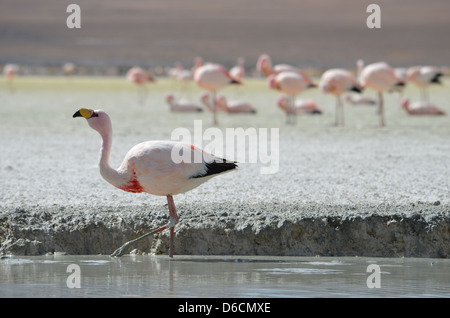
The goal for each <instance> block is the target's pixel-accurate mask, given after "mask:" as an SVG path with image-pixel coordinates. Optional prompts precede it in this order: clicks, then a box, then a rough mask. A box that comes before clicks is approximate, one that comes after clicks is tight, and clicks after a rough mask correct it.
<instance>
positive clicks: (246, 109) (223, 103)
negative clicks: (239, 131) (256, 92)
mask: <svg viewBox="0 0 450 318" xmlns="http://www.w3.org/2000/svg"><path fill="white" fill-rule="evenodd" d="M216 105H217V107H218V108H219V109H220V110H222V111H224V112H226V113H229V114H255V113H256V109H255V107H253V105H252V104H250V103H248V102H244V101H239V100H231V101H229V100H227V99H226V98H225V96H218V97H217V98H216Z"/></svg>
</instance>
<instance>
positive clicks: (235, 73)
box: [230, 57, 245, 82]
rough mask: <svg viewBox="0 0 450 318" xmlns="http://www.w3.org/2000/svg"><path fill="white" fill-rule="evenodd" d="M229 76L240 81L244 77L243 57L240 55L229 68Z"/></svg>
mask: <svg viewBox="0 0 450 318" xmlns="http://www.w3.org/2000/svg"><path fill="white" fill-rule="evenodd" d="M230 76H231V77H232V78H233V79H234V80H236V81H238V82H240V81H242V79H243V78H244V77H245V68H244V58H243V57H240V58H239V59H238V63H237V65H236V66H233V67H232V68H231V70H230Z"/></svg>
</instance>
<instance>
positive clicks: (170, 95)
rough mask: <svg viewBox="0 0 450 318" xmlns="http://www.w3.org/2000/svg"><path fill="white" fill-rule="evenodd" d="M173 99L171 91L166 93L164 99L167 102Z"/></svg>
mask: <svg viewBox="0 0 450 318" xmlns="http://www.w3.org/2000/svg"><path fill="white" fill-rule="evenodd" d="M174 99H175V96H173V94H172V93H169V94H167V95H166V101H167V102H168V103H171V102H173V101H174Z"/></svg>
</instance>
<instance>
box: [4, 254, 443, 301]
mask: <svg viewBox="0 0 450 318" xmlns="http://www.w3.org/2000/svg"><path fill="white" fill-rule="evenodd" d="M0 297H186V298H190V297H214V298H215V297H237V298H241V297H242V298H265V297H270V298H276V297H283V298H286V297H287V298H289V297H300V298H301V297H450V260H449V259H427V258H423V259H419V258H365V257H343V258H331V257H269V256H267V257H236V256H214V257H212V256H208V257H203V256H178V255H177V256H175V258H174V259H172V260H171V259H169V258H168V257H167V256H148V255H145V256H142V255H128V256H124V257H122V258H111V257H109V256H106V255H97V256H93V255H89V256H79V255H78V256H75V255H73V256H72V255H59V254H56V255H51V256H39V257H38V256H36V257H3V258H2V259H1V260H0Z"/></svg>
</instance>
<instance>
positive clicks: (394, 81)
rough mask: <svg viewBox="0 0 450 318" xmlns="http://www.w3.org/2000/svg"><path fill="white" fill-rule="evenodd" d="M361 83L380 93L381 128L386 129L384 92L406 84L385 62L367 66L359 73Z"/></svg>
mask: <svg viewBox="0 0 450 318" xmlns="http://www.w3.org/2000/svg"><path fill="white" fill-rule="evenodd" d="M358 66H359V68H361V67H362V65H361V64H359V65H358ZM359 81H360V83H361V85H362V86H363V87H365V88H371V89H373V90H375V91H376V92H377V93H378V102H379V115H380V127H384V126H385V122H384V101H383V92H385V91H387V90H389V89H391V88H393V87H396V86H404V85H405V83H404V82H403V81H402V80H401V79H400V78H398V77H397V75H396V74H395V71H394V69H393V68H392V67H390V66H389V65H388V64H387V63H385V62H379V63H373V64H370V65H367V66H365V67H364V68H363V69H362V70H360V72H359Z"/></svg>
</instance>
